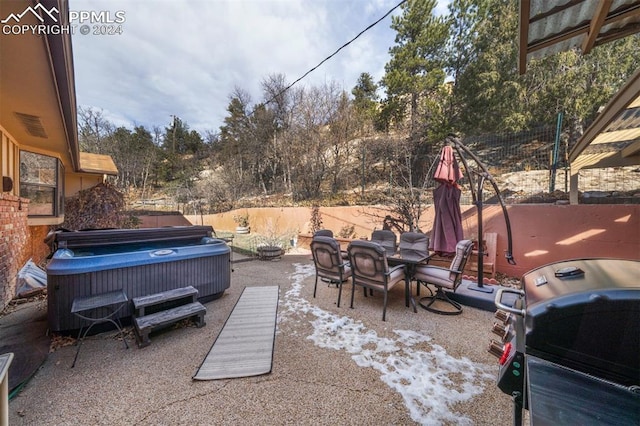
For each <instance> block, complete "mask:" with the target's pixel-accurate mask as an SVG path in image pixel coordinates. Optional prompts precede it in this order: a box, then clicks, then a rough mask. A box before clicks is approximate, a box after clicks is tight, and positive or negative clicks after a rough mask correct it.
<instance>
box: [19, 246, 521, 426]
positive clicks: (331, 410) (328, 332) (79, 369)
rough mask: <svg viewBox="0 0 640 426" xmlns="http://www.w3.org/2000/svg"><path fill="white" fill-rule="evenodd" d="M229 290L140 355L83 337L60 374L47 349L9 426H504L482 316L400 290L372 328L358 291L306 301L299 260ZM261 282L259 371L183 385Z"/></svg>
mask: <svg viewBox="0 0 640 426" xmlns="http://www.w3.org/2000/svg"><path fill="white" fill-rule="evenodd" d="M234 260H236V261H237V260H239V259H238V257H237V256H236V258H235V259H234ZM231 279H232V282H231V288H230V289H229V290H227V291H226V292H225V294H224V295H223V297H222V298H220V299H218V300H215V301H212V302H209V303H207V304H206V305H205V306H206V307H207V314H206V316H205V321H206V326H205V327H203V328H195V327H186V328H181V329H175V330H169V331H166V332H161V333H158V334H154V335H152V336H151V345H150V346H148V347H146V348H143V349H138V348H137V347H136V346H135V344H133V340H132V338H131V337H132V335H131V334H129V343H130V345H131V348H130V349H128V350H125V349H124V345H123V344H122V342H121V341H119V340H117V339H116V338H115V334H116V333H114V332H107V333H103V334H99V335H96V336H92V337H90V338H88V339H87V340H86V341H85V342H84V344H83V347H82V352H81V354H80V357H79V358H78V362H77V364H76V367H75V368H73V369H71V368H70V366H71V363H72V361H73V357H74V355H75V351H76V347H75V346H66V347H61V348H58V349H57V350H56V351H55V352H53V353H51V354H49V356H48V358H47V360H46V361H45V363H44V364H43V365H42V367H41V368H40V369H39V371H38V372H37V373H36V374H35V376H34V377H33V378H32V379H31V380H30V381H29V382H28V383H27V384H26V386H25V387H24V388H23V389H22V391H21V392H20V393H19V394H18V395H17V396H16V397H15V398H14V399H12V400H11V401H10V404H9V411H10V414H9V422H10V424H12V425H21V424H65V425H73V424H82V425H85V424H95V425H107V424H108V425H121V424H141V425H160V424H171V425H175V424H185V425H186V424H189V425H194V424H202V425H205V424H233V425H237V424H282V425H285V424H296V425H299V424H313V425H335V424H353V425H356V424H426V425H437V424H456V425H460V424H475V425H494V424H510V423H511V422H512V407H511V400H510V398H509V397H508V396H507V395H504V394H502V393H501V392H500V391H499V390H498V388H497V387H496V374H497V372H498V363H497V360H496V359H495V358H494V357H493V356H491V355H489V354H488V353H487V352H486V348H487V345H488V342H489V339H490V338H492V337H494V336H493V335H492V334H491V332H490V328H491V325H492V323H493V315H492V313H491V312H487V311H481V310H476V309H473V308H469V307H465V309H464V312H463V313H462V315H459V316H455V317H448V316H440V315H436V314H432V313H430V312H427V311H425V310H422V309H420V308H418V313H413V311H412V310H411V309H409V308H406V307H405V305H404V290H403V288H401V286H399V287H396V288H394V289H393V290H392V292H391V293H392V294H391V295H390V299H389V306H388V310H387V321H386V322H382V320H381V314H382V297H379V296H374V297H369V298H367V299H365V298H364V297H363V294H362V291H361V290H360V291H357V292H356V295H355V304H354V308H355V309H350V308H349V301H350V297H351V285H350V284H349V283H347V285H346V286H345V287H344V291H343V299H342V304H341V306H340V308H338V307H337V306H336V300H337V292H338V290H337V289H336V288H335V286H331V287H328V286H327V284H326V283H324V282H320V283H319V284H318V297H317V298H316V299H314V298H313V296H312V294H313V283H314V269H313V263H312V261H311V260H310V256H309V254H307V253H304V252H301V253H298V254H294V255H286V256H284V257H283V258H282V259H281V260H278V261H257V260H252V261H247V262H237V263H235V264H234V272H233V273H232V275H231ZM266 285H278V286H280V302H279V308H278V329H277V332H276V340H275V353H274V360H273V370H272V373H271V374H267V375H264V376H257V377H248V378H239V379H231V380H218V381H206V382H196V381H192V379H191V377H192V376H193V375H194V374H195V372H196V371H197V369H198V367H199V365H200V363H201V362H202V361H203V359H204V357H205V356H206V354H207V353H208V351H209V349H210V347H211V345H212V344H213V342H214V340H215V338H216V336H217V335H218V333H219V332H220V330H221V329H222V327H223V325H224V323H225V320H226V319H227V317H228V316H229V314H230V312H231V310H232V309H233V307H234V305H235V303H236V301H237V299H238V297H239V296H240V294H241V292H242V289H243V288H244V287H245V286H266ZM128 329H129V330H130V328H128Z"/></svg>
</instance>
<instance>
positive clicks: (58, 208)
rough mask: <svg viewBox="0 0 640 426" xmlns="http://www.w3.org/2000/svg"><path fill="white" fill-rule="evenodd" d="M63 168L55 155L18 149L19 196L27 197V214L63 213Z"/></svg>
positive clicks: (47, 214) (51, 214) (52, 214)
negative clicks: (50, 155) (28, 201)
mask: <svg viewBox="0 0 640 426" xmlns="http://www.w3.org/2000/svg"><path fill="white" fill-rule="evenodd" d="M63 184H64V168H63V167H62V163H61V162H60V160H58V159H57V158H55V157H49V156H47V155H40V154H35V153H33V152H28V151H20V196H21V197H24V198H28V199H29V200H30V201H31V202H30V203H29V216H61V215H62V214H63V213H64V188H63Z"/></svg>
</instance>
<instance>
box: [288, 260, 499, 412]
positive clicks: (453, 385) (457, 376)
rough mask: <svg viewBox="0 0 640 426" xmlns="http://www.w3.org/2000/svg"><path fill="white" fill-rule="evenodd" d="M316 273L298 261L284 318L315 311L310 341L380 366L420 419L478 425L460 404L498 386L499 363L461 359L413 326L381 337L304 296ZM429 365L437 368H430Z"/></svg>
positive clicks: (386, 380) (389, 383)
mask: <svg viewBox="0 0 640 426" xmlns="http://www.w3.org/2000/svg"><path fill="white" fill-rule="evenodd" d="M314 275H315V269H314V266H313V263H311V264H298V265H296V271H295V273H294V274H292V275H291V277H290V279H291V281H292V285H291V290H289V291H287V292H286V293H285V295H284V300H281V304H280V308H279V309H278V322H281V321H284V320H286V319H287V318H291V317H294V318H295V317H296V316H297V315H299V314H301V313H302V314H310V315H311V317H313V318H315V319H312V320H311V324H312V326H313V333H312V334H311V335H309V336H307V339H309V340H311V341H313V342H314V344H315V345H316V346H319V347H322V348H326V349H333V350H336V351H345V352H347V353H349V354H350V355H351V359H352V360H353V362H355V363H356V365H358V366H359V367H362V368H373V369H375V370H377V371H378V372H379V373H380V380H381V381H382V382H383V383H384V384H385V385H387V386H389V387H390V388H391V389H393V390H394V391H396V392H398V393H399V394H400V395H401V396H402V399H403V400H404V404H405V406H406V407H407V410H408V411H409V413H410V415H411V418H412V419H413V420H415V421H416V422H417V423H420V424H424V425H440V424H456V425H471V424H473V421H472V420H471V419H470V418H468V417H466V416H464V415H463V414H462V413H460V412H457V411H456V406H457V404H459V403H460V402H465V401H471V400H473V398H474V397H475V396H478V395H479V394H481V393H482V392H483V391H484V390H485V389H486V388H487V387H488V386H495V378H496V367H495V365H485V364H479V363H476V362H473V361H471V360H469V359H468V358H466V357H462V358H456V357H454V356H452V355H450V354H448V353H447V352H446V350H445V349H444V348H443V347H442V346H440V345H437V344H435V343H433V339H432V338H431V337H430V336H427V335H424V334H422V333H418V332H416V331H413V330H393V332H394V334H395V335H396V338H394V339H392V338H387V337H380V336H378V335H377V333H376V332H375V331H374V330H370V329H367V328H366V327H365V326H364V325H363V323H362V322H361V321H358V320H355V319H353V318H351V317H349V316H339V315H336V314H334V313H332V312H328V311H325V310H323V309H320V308H319V307H318V306H316V305H313V304H312V303H310V302H309V301H308V300H306V299H305V298H303V297H302V295H301V294H302V287H303V282H304V280H305V279H306V278H308V277H312V276H314ZM281 297H282V296H281ZM305 318H307V316H305ZM425 344H426V345H425ZM417 346H420V348H422V349H418V348H417ZM425 347H428V348H430V350H428V351H427V350H425V349H424V348H425ZM428 365H433V366H437V368H425V366H428Z"/></svg>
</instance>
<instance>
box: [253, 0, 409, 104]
mask: <svg viewBox="0 0 640 426" xmlns="http://www.w3.org/2000/svg"><path fill="white" fill-rule="evenodd" d="M407 1H408V0H402V1H401V2H400V3H398V4H397V5H395V6H394V7H393V8H392V9H391V10H389V11H388V12H387V13H385V14H384V16H382V17H381V18H380V19H378V20H377V21H375V22H374V23H373V24H371V25H369V26H368V27H367V28H365V29H364V30H362V31H360V32H359V33H358V35H356V36H355V37H354V38H352V39H351V40H349V41H348V42H346V43H345V44H343V45H342V46H340V47H339V48H338V50H336V51H335V52H333V53H332V54H331V55H329V56H327V57H326V58H324V59H323V60H322V61H321V62H320V63H319V64H318V65H316V66H315V67H313V68H311V69H310V70H309V71H307V72H306V73H304V74H303V75H302V77H300V78H298V79H297V80H296V81H294V82H293V83H291V84H290V85H288V86H287V87H285V88H284V89H282V90H281V91H280V92H278V93H277V94H275V95H274V96H272V97H271V99H269V100H268V101H266V102H265V103H264V104H263V105H268V104H270V103H271V102H273V101H274V100H275V99H276V98H277V97H278V96H280V95H282V94H283V93H284V92H286V91H287V90H289V89H291V88H292V87H293V86H294V85H295V84H296V83H298V82H300V80H302V79H303V78H305V77H306V76H308V75H309V74H311V73H312V72H313V71H315V70H316V69H318V68H319V67H320V66H321V65H322V64H324V63H325V62H327V61H328V60H329V59H331V58H333V57H334V56H335V55H337V54H338V52H340V51H341V50H342V49H344V48H345V47H347V46H349V45H350V44H351V43H353V42H354V41H355V40H357V39H358V38H359V37H360V36H361V35H362V34H364V33H366V32H367V31H369V30H370V29H371V28H373V27H375V26H376V25H378V24H379V23H380V22H381V21H382V20H384V18H386V17H387V16H389V15H391V13H393V11H394V10H396V9H397V8H399V7H400V6H402V5H403V4H404V3H406V2H407ZM254 112H255V110H253V111H251V113H250V114H249V115H253V113H254Z"/></svg>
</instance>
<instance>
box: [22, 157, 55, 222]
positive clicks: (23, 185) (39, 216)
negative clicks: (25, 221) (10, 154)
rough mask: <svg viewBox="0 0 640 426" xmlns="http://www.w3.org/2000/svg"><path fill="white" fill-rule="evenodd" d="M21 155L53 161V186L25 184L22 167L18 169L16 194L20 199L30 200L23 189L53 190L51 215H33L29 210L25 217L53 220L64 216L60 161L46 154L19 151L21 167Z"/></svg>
mask: <svg viewBox="0 0 640 426" xmlns="http://www.w3.org/2000/svg"><path fill="white" fill-rule="evenodd" d="M23 153H26V154H29V155H37V156H40V157H46V158H50V159H53V160H55V167H54V170H55V181H54V183H53V184H50V183H45V182H38V183H34V182H27V181H26V180H23V179H22V177H23V176H22V174H23V171H22V166H21V167H20V168H19V172H18V173H19V182H20V184H19V188H18V192H19V194H20V197H23V198H27V199H31V198H30V197H29V196H27V195H28V191H25V192H26V193H23V187H27V188H29V187H30V188H47V189H49V188H50V189H53V197H52V198H53V199H52V204H53V205H52V210H53V211H52V213H51V214H33V213H31V209H29V212H28V213H27V217H31V218H54V217H60V216H63V215H64V165H63V164H62V161H60V159H59V158H57V157H54V156H51V155H46V154H40V153H38V152H33V151H28V150H23V149H21V150H20V153H19V161H20V165H22V158H23V157H22V155H23ZM35 191H38V190H37V189H35Z"/></svg>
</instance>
